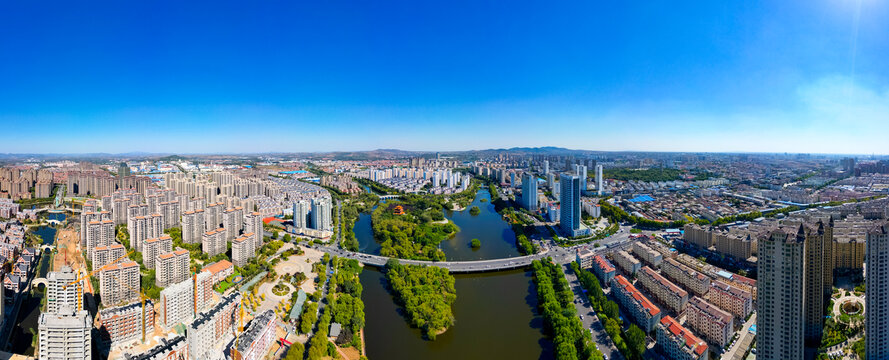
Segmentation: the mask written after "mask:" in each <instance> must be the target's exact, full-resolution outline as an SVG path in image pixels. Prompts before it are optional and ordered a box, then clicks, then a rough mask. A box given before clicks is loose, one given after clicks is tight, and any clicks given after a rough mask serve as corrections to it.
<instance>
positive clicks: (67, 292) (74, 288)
mask: <svg viewBox="0 0 889 360" xmlns="http://www.w3.org/2000/svg"><path fill="white" fill-rule="evenodd" d="M46 280H47V281H46V312H49V313H57V312H58V311H59V309H61V308H63V307H68V308H70V309H74V311H80V310H83V280H81V281H77V273H75V272H74V270H73V269H71V267H70V266H67V265H66V266H63V267H62V270H61V271H52V272H50V273H49V274H48V275H47V276H46Z"/></svg>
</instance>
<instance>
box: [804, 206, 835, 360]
mask: <svg viewBox="0 0 889 360" xmlns="http://www.w3.org/2000/svg"><path fill="white" fill-rule="evenodd" d="M799 233H800V234H801V235H803V236H805V239H806V240H805V241H806V264H805V265H806V272H805V274H804V276H805V298H806V301H805V303H804V308H805V327H804V334H805V340H806V343H807V344H808V346H811V347H818V345H819V344H820V343H821V337H822V335H823V334H824V307H825V306H826V305H827V300H828V299H829V298H830V294H831V291H832V290H833V256H832V255H831V248H832V245H833V244H832V240H833V234H832V231H831V226H830V224H825V223H824V222H823V221H819V222H818V223H816V224H802V225H800V229H799Z"/></svg>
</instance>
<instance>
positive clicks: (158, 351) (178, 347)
mask: <svg viewBox="0 0 889 360" xmlns="http://www.w3.org/2000/svg"><path fill="white" fill-rule="evenodd" d="M124 358H125V359H126V360H182V359H189V357H188V341H186V340H185V336H182V335H178V336H175V337H173V338H172V339H170V340H167V339H161V344H160V345H158V346H155V347H153V348H151V349H150V350H148V351H146V352H144V353H142V354H139V355H130V354H124Z"/></svg>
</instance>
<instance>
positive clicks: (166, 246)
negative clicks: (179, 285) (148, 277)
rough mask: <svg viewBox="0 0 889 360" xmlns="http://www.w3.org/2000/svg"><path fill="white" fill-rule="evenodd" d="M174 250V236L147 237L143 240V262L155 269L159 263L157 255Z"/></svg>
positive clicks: (147, 266)
mask: <svg viewBox="0 0 889 360" xmlns="http://www.w3.org/2000/svg"><path fill="white" fill-rule="evenodd" d="M172 251H173V238H172V237H170V235H164V236H161V237H158V238H153V239H145V241H144V242H142V262H143V263H144V265H145V267H146V268H149V269H154V267H155V265H157V256H158V255H160V254H166V253H169V252H172Z"/></svg>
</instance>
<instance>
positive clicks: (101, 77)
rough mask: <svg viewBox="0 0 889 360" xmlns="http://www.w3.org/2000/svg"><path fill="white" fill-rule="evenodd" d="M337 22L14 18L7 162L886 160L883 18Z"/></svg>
mask: <svg viewBox="0 0 889 360" xmlns="http://www.w3.org/2000/svg"><path fill="white" fill-rule="evenodd" d="M336 5H337V4H291V3H268V4H243V3H239V2H228V1H223V2H214V3H212V6H208V5H207V4H203V3H186V4H182V3H178V2H169V1H161V2H156V3H151V4H129V3H116V2H100V3H88V4H71V3H63V2H60V3H57V4H54V5H52V6H45V4H38V3H27V2H15V3H5V4H2V5H0V34H3V35H0V54H4V55H5V56H4V55H0V79H3V80H2V82H0V126H2V129H3V130H2V131H3V135H2V137H0V138H2V140H3V141H0V153H16V154H21V153H40V154H48V153H57V154H83V153H111V154H117V153H127V152H133V151H140V152H150V153H172V154H175V153H180V154H225V153H269V152H285V153H286V152H334V151H369V150H368V149H392V148H397V149H403V150H408V151H433V152H434V151H467V150H472V149H492V148H510V147H541V146H556V147H563V148H569V149H591V150H592V151H639V152H648V151H651V152H711V153H785V152H786V153H812V154H816V153H817V154H863V155H869V154H881V155H885V154H889V141H886V135H887V133H889V126H887V124H889V67H886V66H885V59H886V57H887V54H889V33H887V32H886V31H885V26H884V23H885V19H887V18H889V5H887V4H886V3H884V2H870V1H863V0H852V1H834V0H819V1H814V2H811V1H809V2H804V1H789V2H779V3H775V2H744V3H705V4H677V3H675V2H656V3H646V4H590V3H572V4H546V5H545V6H542V5H541V4H538V3H534V2H527V1H520V2H511V3H509V4H495V3H478V2H473V1H457V2H451V3H448V4H447V5H446V6H442V5H437V4H418V3H413V2H391V3H382V4H377V3H373V4H371V3H355V4H350V6H348V7H345V8H340V7H337V6H336ZM427 149H428V150H427ZM593 149H594V150H593Z"/></svg>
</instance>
